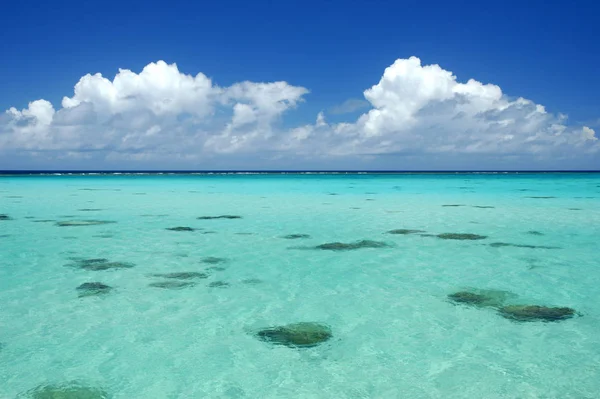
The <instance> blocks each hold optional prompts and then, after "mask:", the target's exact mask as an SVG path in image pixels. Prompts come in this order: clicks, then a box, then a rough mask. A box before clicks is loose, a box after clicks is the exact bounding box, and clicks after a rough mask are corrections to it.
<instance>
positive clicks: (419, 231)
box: [388, 229, 425, 234]
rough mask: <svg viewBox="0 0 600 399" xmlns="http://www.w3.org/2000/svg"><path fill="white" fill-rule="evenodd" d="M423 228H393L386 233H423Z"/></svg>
mask: <svg viewBox="0 0 600 399" xmlns="http://www.w3.org/2000/svg"><path fill="white" fill-rule="evenodd" d="M424 232H425V231H424V230H411V229H395V230H390V231H388V234H416V233H424Z"/></svg>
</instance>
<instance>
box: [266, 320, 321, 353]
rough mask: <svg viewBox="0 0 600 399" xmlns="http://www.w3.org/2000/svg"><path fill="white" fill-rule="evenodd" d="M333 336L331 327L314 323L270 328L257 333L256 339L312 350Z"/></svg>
mask: <svg viewBox="0 0 600 399" xmlns="http://www.w3.org/2000/svg"><path fill="white" fill-rule="evenodd" d="M332 336H333V334H332V333H331V329H330V328H329V326H326V325H324V324H320V323H312V322H310V323H309V322H303V323H293V324H288V325H285V326H278V327H269V328H265V329H263V330H260V331H258V332H257V333H256V337H257V338H258V339H260V340H261V341H265V342H269V343H271V344H275V345H284V346H288V347H290V348H310V347H313V346H316V345H319V344H321V343H323V342H325V341H327V340H329V339H331V337H332Z"/></svg>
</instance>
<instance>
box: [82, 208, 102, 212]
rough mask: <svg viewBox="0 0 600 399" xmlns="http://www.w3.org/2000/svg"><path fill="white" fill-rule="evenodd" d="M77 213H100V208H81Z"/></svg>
mask: <svg viewBox="0 0 600 399" xmlns="http://www.w3.org/2000/svg"><path fill="white" fill-rule="evenodd" d="M77 210H78V211H79V212H97V211H101V210H102V209H100V208H82V209H77Z"/></svg>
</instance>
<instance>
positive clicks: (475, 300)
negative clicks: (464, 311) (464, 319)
mask: <svg viewBox="0 0 600 399" xmlns="http://www.w3.org/2000/svg"><path fill="white" fill-rule="evenodd" d="M514 297H516V295H515V294H512V293H510V292H507V291H498V290H477V289H475V290H469V291H458V292H455V293H454V294H450V295H448V299H449V300H450V301H452V302H454V303H458V304H461V305H468V306H475V307H500V306H502V305H503V304H504V302H505V301H506V300H507V299H509V298H514Z"/></svg>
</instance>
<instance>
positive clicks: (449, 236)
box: [436, 233, 487, 240]
mask: <svg viewBox="0 0 600 399" xmlns="http://www.w3.org/2000/svg"><path fill="white" fill-rule="evenodd" d="M436 237H438V238H441V239H442V240H484V239H486V238H487V236H482V235H479V234H470V233H442V234H438V235H437V236H436Z"/></svg>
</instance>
